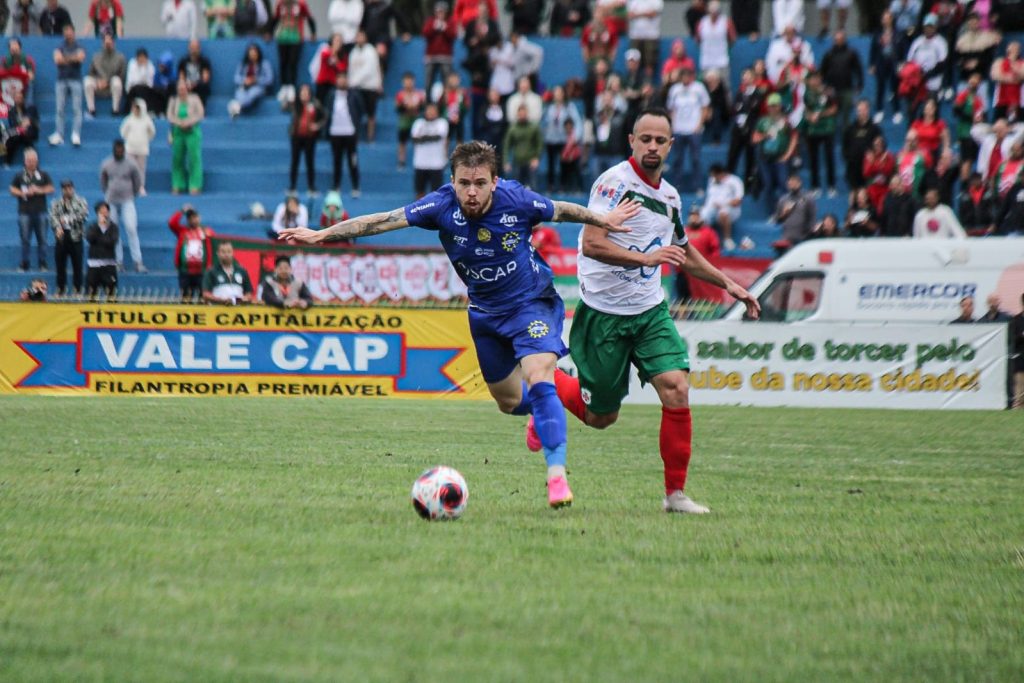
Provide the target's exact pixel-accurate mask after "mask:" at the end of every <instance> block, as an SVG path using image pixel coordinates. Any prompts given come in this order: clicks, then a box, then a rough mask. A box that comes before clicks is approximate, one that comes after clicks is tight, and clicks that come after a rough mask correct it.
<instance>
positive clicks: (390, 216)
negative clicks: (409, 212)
mask: <svg viewBox="0 0 1024 683" xmlns="http://www.w3.org/2000/svg"><path fill="white" fill-rule="evenodd" d="M408 225H409V222H408V221H407V220H406V219H405V209H394V210H392V211H384V212H381V213H371V214H369V215H368V216H359V217H357V218H350V219H348V220H347V221H342V222H340V223H335V224H334V225H332V226H331V227H329V228H327V230H326V231H325V235H324V241H325V242H334V241H337V240H344V239H349V238H351V237H365V236H367V235H379V234H380V233H382V232H388V231H389V230H397V229H399V228H405V227H408Z"/></svg>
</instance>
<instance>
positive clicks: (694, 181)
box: [665, 68, 711, 195]
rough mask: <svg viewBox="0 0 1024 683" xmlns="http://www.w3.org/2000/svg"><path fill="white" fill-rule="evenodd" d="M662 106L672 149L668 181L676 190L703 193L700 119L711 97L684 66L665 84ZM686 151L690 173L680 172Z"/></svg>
mask: <svg viewBox="0 0 1024 683" xmlns="http://www.w3.org/2000/svg"><path fill="white" fill-rule="evenodd" d="M665 107H666V109H668V111H669V113H670V114H671V116H672V137H673V139H674V141H675V142H674V146H675V150H674V153H673V154H672V171H671V173H670V177H671V178H672V184H673V185H675V186H676V188H677V189H678V190H679V191H680V192H684V191H688V192H692V191H694V190H696V191H697V194H698V195H702V194H704V190H703V189H702V188H701V187H700V186H699V184H698V183H699V182H700V178H701V163H700V154H701V138H702V137H703V133H704V123H705V121H707V120H708V118H709V117H710V116H711V97H710V96H709V95H708V91H707V88H705V87H704V84H703V83H701V82H699V81H697V80H695V78H694V73H693V69H690V68H684V69H682V70H681V72H680V76H679V82H678V83H676V84H675V85H673V86H672V87H671V88H669V91H668V98H667V100H666V102H665ZM687 152H689V155H690V165H691V166H690V167H691V175H690V177H689V178H685V177H684V176H683V157H684V156H685V154H686V153H687Z"/></svg>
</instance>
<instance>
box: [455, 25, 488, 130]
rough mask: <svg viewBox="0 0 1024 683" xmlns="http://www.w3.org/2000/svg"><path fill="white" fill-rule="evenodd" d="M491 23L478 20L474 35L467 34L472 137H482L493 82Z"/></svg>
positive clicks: (464, 65) (465, 61) (465, 63)
mask: <svg viewBox="0 0 1024 683" xmlns="http://www.w3.org/2000/svg"><path fill="white" fill-rule="evenodd" d="M495 40H496V39H494V38H492V35H491V24H489V23H488V22H486V21H478V22H477V23H476V24H475V25H474V32H473V34H472V35H467V36H466V59H465V60H463V62H462V68H463V69H465V70H466V72H467V73H468V74H469V103H470V114H469V116H470V137H472V138H480V122H481V121H482V118H483V112H484V109H485V108H486V106H487V91H488V90H489V89H490V83H491V58H490V49H491V45H492V44H493V43H494V42H495Z"/></svg>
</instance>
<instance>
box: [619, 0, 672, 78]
mask: <svg viewBox="0 0 1024 683" xmlns="http://www.w3.org/2000/svg"><path fill="white" fill-rule="evenodd" d="M664 8H665V3H664V0H629V1H628V2H627V3H626V10H627V12H628V13H629V46H630V47H631V48H632V49H634V50H639V51H640V66H641V67H643V70H644V72H645V73H646V74H647V75H648V77H650V76H652V75H653V74H654V69H655V67H657V65H658V61H659V60H658V53H659V51H660V50H659V45H660V43H661V13H662V11H663V10H664Z"/></svg>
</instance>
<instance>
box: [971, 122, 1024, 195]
mask: <svg viewBox="0 0 1024 683" xmlns="http://www.w3.org/2000/svg"><path fill="white" fill-rule="evenodd" d="M1021 136H1024V124H1019V123H1018V124H1014V126H1013V127H1012V128H1011V127H1010V125H1009V124H1008V123H1007V122H1006V119H1002V118H1001V119H996V122H995V123H993V124H992V125H991V126H989V125H987V124H984V123H977V124H975V125H974V126H973V127H972V128H971V137H972V138H974V141H975V142H976V143H978V163H977V167H976V168H977V170H978V173H980V174H981V176H982V178H984V180H985V182H988V181H990V180H991V179H992V178H994V177H995V176H996V173H997V172H998V171H999V167H1000V166H1001V165H1002V163H1003V159H1006V158H1008V157H1009V156H1010V147H1011V146H1012V145H1013V143H1014V142H1016V141H1017V140H1019V139H1021Z"/></svg>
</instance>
